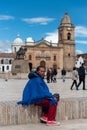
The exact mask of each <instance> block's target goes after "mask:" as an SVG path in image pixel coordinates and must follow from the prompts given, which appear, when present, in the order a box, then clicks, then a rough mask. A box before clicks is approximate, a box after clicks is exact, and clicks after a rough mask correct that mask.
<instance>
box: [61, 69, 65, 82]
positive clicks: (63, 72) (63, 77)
mask: <svg viewBox="0 0 87 130" xmlns="http://www.w3.org/2000/svg"><path fill="white" fill-rule="evenodd" d="M61 75H62V81H63V82H65V76H66V70H65V69H64V68H63V69H62V70H61Z"/></svg>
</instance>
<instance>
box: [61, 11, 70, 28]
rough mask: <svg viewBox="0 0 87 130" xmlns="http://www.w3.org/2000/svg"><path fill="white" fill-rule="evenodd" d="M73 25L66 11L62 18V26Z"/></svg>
mask: <svg viewBox="0 0 87 130" xmlns="http://www.w3.org/2000/svg"><path fill="white" fill-rule="evenodd" d="M71 25H72V21H71V19H70V17H69V15H68V13H65V15H64V17H63V18H62V20H61V22H60V26H71Z"/></svg>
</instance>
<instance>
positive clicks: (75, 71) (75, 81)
mask: <svg viewBox="0 0 87 130" xmlns="http://www.w3.org/2000/svg"><path fill="white" fill-rule="evenodd" d="M72 80H73V83H72V85H71V88H70V89H71V90H72V88H73V86H74V85H75V86H76V90H78V86H77V80H78V71H77V68H76V67H73V71H72Z"/></svg>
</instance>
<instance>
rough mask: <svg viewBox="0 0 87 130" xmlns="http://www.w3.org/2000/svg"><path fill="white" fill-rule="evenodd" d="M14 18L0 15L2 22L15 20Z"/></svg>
mask: <svg viewBox="0 0 87 130" xmlns="http://www.w3.org/2000/svg"><path fill="white" fill-rule="evenodd" d="M13 19H14V17H13V16H10V15H0V20H13Z"/></svg>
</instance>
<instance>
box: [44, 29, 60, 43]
mask: <svg viewBox="0 0 87 130" xmlns="http://www.w3.org/2000/svg"><path fill="white" fill-rule="evenodd" d="M46 35H47V36H46V37H45V40H47V41H49V42H50V41H51V42H52V43H58V31H57V30H56V31H54V32H51V33H46Z"/></svg>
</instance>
